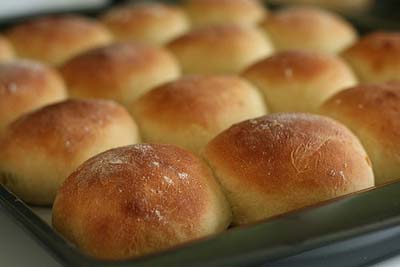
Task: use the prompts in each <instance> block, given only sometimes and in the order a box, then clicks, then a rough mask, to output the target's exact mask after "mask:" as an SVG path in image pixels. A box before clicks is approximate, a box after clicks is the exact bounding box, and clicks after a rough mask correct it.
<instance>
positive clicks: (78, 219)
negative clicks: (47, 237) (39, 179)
mask: <svg viewBox="0 0 400 267" xmlns="http://www.w3.org/2000/svg"><path fill="white" fill-rule="evenodd" d="M77 203H79V205H76V204H77ZM230 220H231V210H230V207H229V205H228V202H227V201H226V199H225V197H224V195H223V194H222V192H221V189H220V187H219V185H218V183H217V182H216V181H215V179H214V177H213V176H212V174H211V171H210V169H209V168H208V167H207V166H206V165H205V164H204V163H203V162H202V161H201V160H200V159H199V158H197V157H195V156H194V155H193V154H191V153H189V152H187V151H185V150H183V149H180V148H178V147H175V146H172V145H156V144H151V145H150V144H139V145H132V146H126V147H120V148H115V149H111V150H108V151H106V152H104V153H101V154H99V155H97V156H95V157H93V158H91V159H89V160H88V161H86V162H85V163H84V164H82V165H81V166H80V167H79V168H78V169H77V170H76V171H75V172H73V173H72V174H71V175H70V176H69V177H68V178H67V180H66V181H65V182H64V184H63V185H62V187H61V189H60V191H59V192H58V194H57V198H56V200H55V203H54V207H53V226H54V228H55V229H56V230H57V231H59V232H60V233H61V234H62V235H64V237H66V238H67V239H68V240H70V241H72V242H73V243H75V244H76V245H77V246H78V247H79V248H81V249H82V250H83V251H84V252H86V253H87V254H89V255H92V256H94V257H96V258H101V259H112V260H116V259H126V258H132V257H138V256H141V255H144V254H148V253H152V252H157V251H159V250H164V249H167V248H169V247H172V246H175V245H178V244H181V243H183V242H186V241H189V240H193V239H197V238H201V237H204V236H207V235H210V234H215V233H218V232H221V231H223V230H225V229H226V228H227V227H228V225H229V223H230Z"/></svg>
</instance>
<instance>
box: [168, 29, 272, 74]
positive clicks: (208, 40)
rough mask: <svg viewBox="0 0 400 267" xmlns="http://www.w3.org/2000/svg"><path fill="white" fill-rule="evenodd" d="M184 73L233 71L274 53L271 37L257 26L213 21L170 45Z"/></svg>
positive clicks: (222, 72)
mask: <svg viewBox="0 0 400 267" xmlns="http://www.w3.org/2000/svg"><path fill="white" fill-rule="evenodd" d="M167 47H168V48H169V49H170V50H171V51H172V52H173V53H174V54H175V55H176V57H177V58H178V60H179V62H180V63H181V66H182V71H183V72H184V73H196V74H232V73H237V72H239V71H241V70H243V69H244V68H245V67H247V66H248V65H250V64H252V63H254V62H255V61H257V60H259V59H261V58H263V57H265V56H268V55H269V54H271V53H272V46H271V44H270V42H269V40H268V39H267V38H266V37H265V36H263V34H262V33H261V32H259V31H258V30H257V29H254V28H251V27H243V26H239V25H234V24H229V25H227V24H226V25H216V26H215V25H213V26H207V27H203V28H200V29H196V30H193V31H192V32H189V33H187V34H185V35H183V36H181V37H178V38H177V39H175V40H173V41H172V42H170V43H169V44H168V46H167Z"/></svg>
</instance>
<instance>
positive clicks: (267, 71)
mask: <svg viewBox="0 0 400 267" xmlns="http://www.w3.org/2000/svg"><path fill="white" fill-rule="evenodd" d="M243 76H244V77H246V78H247V79H249V80H250V81H251V82H252V83H253V84H254V85H255V86H256V87H258V88H259V89H260V90H261V91H262V92H263V94H264V96H265V101H266V103H267V106H268V108H269V109H270V111H271V112H299V111H300V112H317V109H318V107H319V106H320V105H321V104H322V103H323V101H324V100H326V99H327V98H329V97H330V96H331V95H333V94H334V93H336V92H338V91H340V90H342V89H345V88H347V87H349V86H353V85H355V84H356V82H357V80H356V78H355V76H354V74H353V73H352V71H351V69H350V68H349V67H348V66H347V65H346V63H345V62H343V61H342V60H341V59H340V58H338V57H336V56H334V55H328V54H322V53H319V52H311V51H309V52H307V51H286V52H280V53H277V54H275V55H273V56H271V57H269V58H266V59H265V60H262V61H259V62H257V63H255V64H254V65H252V66H250V67H249V68H248V69H247V70H246V71H245V72H244V73H243Z"/></svg>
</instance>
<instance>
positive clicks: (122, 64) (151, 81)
mask: <svg viewBox="0 0 400 267" xmlns="http://www.w3.org/2000/svg"><path fill="white" fill-rule="evenodd" d="M60 71H61V74H62V76H63V77H64V80H65V82H66V84H67V87H68V89H69V92H70V94H71V96H73V97H78V98H87V97H94V98H108V99H113V100H116V101H118V102H120V103H122V104H125V105H126V104H128V103H130V102H132V101H133V100H134V99H136V98H137V97H138V96H140V95H141V94H143V93H145V92H146V91H148V90H150V89H151V88H152V87H154V86H157V85H159V84H162V83H164V82H168V81H171V80H174V79H176V78H177V77H179V75H180V70H179V66H178V63H177V62H176V60H175V58H174V57H173V56H172V55H171V54H170V53H169V52H168V51H166V50H164V49H163V48H156V47H150V46H144V45H139V44H135V43H115V44H111V45H108V46H105V47H101V48H98V49H94V50H91V51H88V52H86V53H83V54H81V55H79V56H77V57H74V58H72V59H71V60H69V61H67V62H66V63H65V64H64V65H62V66H61V68H60Z"/></svg>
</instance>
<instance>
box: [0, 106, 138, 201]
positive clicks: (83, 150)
mask: <svg viewBox="0 0 400 267" xmlns="http://www.w3.org/2000/svg"><path fill="white" fill-rule="evenodd" d="M137 141H138V134H137V129H136V125H135V123H134V122H133V121H132V118H131V117H130V115H129V113H128V112H127V111H126V110H125V109H124V108H123V107H121V106H119V105H117V104H115V103H114V102H110V101H103V100H82V101H78V100H66V101H64V102H59V103H56V104H52V105H49V106H46V107H43V108H41V109H38V110H36V111H34V112H32V113H28V114H27V115H25V116H22V117H21V118H19V119H17V120H16V121H14V122H13V123H11V124H10V126H9V127H8V128H7V129H6V131H5V132H4V136H3V137H2V138H1V139H0V147H1V149H0V181H1V182H2V183H3V184H5V185H6V186H7V187H8V188H9V189H11V190H12V191H13V192H14V193H16V194H17V195H18V196H19V197H20V198H21V199H22V200H24V201H26V202H28V203H31V204H51V203H52V202H53V199H54V197H55V195H56V191H57V189H58V188H59V186H60V185H61V183H62V182H63V181H64V179H65V178H66V177H67V176H68V175H69V174H70V173H71V172H72V171H73V170H74V169H75V168H76V167H77V166H78V165H79V164H81V163H82V162H83V161H85V160H87V159H88V158H89V157H91V156H93V155H95V154H97V153H99V152H102V151H105V150H107V149H109V148H112V147H117V146H122V145H127V144H132V143H136V142H137Z"/></svg>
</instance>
